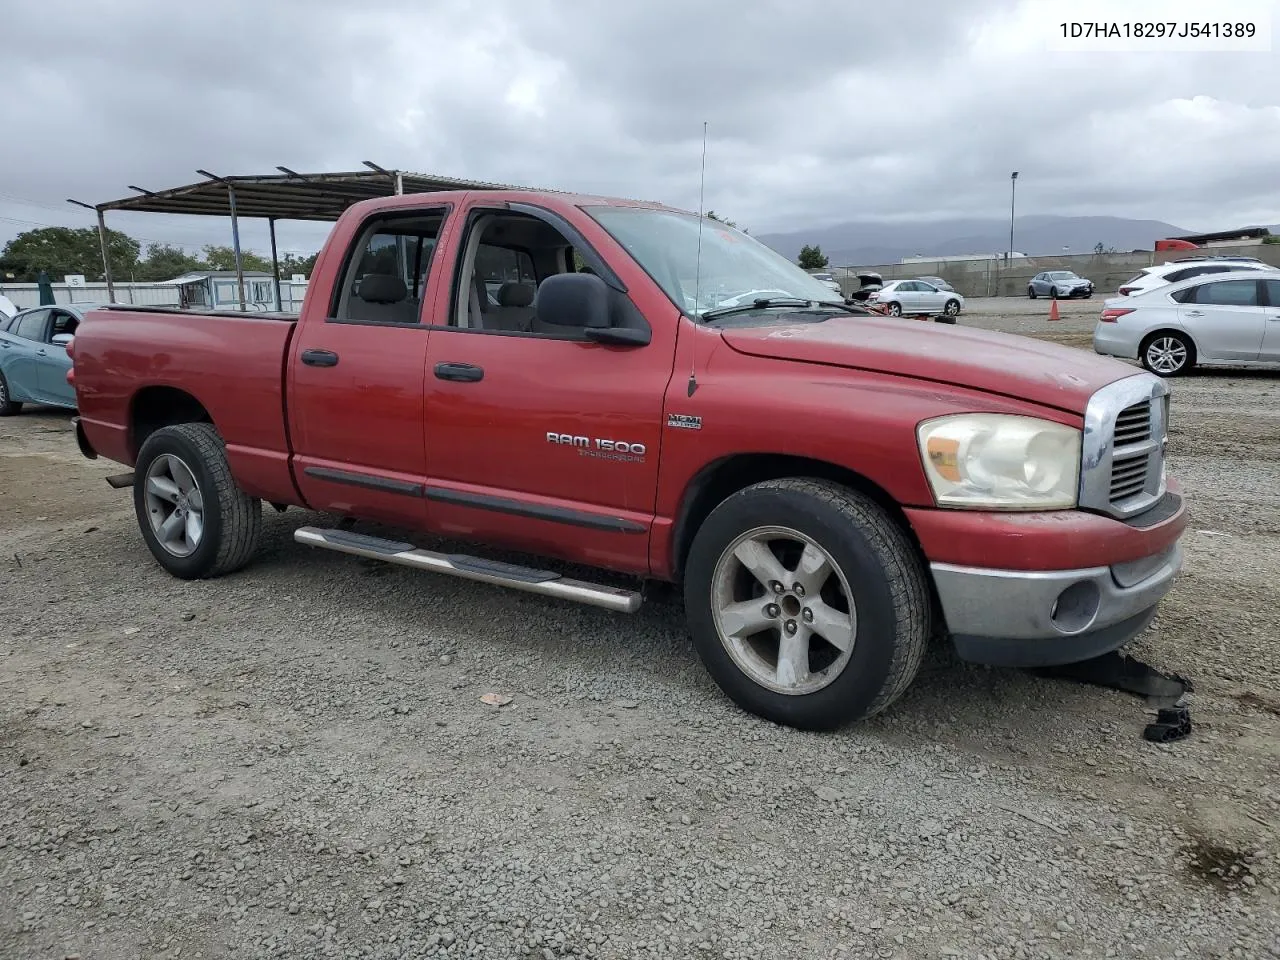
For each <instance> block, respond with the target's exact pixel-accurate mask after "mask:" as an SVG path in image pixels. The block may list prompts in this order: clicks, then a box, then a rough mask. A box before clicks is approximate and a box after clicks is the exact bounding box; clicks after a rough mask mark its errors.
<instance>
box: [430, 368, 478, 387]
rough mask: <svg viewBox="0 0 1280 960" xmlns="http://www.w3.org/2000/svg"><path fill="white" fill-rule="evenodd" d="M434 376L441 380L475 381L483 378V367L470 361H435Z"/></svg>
mask: <svg viewBox="0 0 1280 960" xmlns="http://www.w3.org/2000/svg"><path fill="white" fill-rule="evenodd" d="M436 377H438V378H439V379H441V380H458V381H461V382H463V383H475V382H476V381H477V380H483V379H484V367H477V366H475V365H474V364H471V363H437V364H436Z"/></svg>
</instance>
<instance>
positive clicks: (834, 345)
mask: <svg viewBox="0 0 1280 960" xmlns="http://www.w3.org/2000/svg"><path fill="white" fill-rule="evenodd" d="M720 333H721V335H722V336H723V337H724V340H725V343H727V344H728V345H729V347H730V348H732V349H733V350H736V351H737V352H739V353H743V354H747V355H749V356H754V357H767V358H776V359H780V360H793V361H799V362H802V363H813V364H823V365H826V366H835V367H845V368H848V369H855V370H869V371H874V372H876V373H886V374H892V375H895V376H901V377H911V378H913V379H917V380H931V381H934V382H937V383H948V384H954V385H956V386H961V387H969V388H971V389H975V390H982V391H985V392H988V393H998V394H1002V395H1004V396H1010V397H1017V398H1020V399H1023V400H1029V401H1031V402H1032V403H1039V404H1043V405H1045V406H1050V407H1057V408H1058V409H1060V410H1067V411H1069V412H1071V413H1079V414H1083V413H1084V410H1085V407H1086V405H1087V404H1088V401H1089V398H1090V397H1091V396H1092V395H1093V394H1094V392H1095V391H1097V390H1098V389H1099V388H1101V387H1104V386H1106V385H1107V384H1109V383H1113V382H1114V381H1116V380H1120V379H1123V378H1124V377H1129V376H1133V375H1134V374H1135V373H1137V372H1138V371H1136V370H1135V369H1134V368H1133V367H1131V366H1129V365H1128V364H1126V363H1122V362H1121V361H1119V360H1114V359H1111V358H1110V357H1100V356H1097V355H1095V354H1092V353H1086V352H1085V351H1083V350H1077V349H1075V348H1074V347H1064V346H1060V345H1058V344H1054V343H1046V342H1044V341H1042V340H1033V339H1031V338H1030V337H1023V336H1016V335H1014V334H1008V333H996V332H994V331H989V330H975V329H973V328H970V327H959V326H951V325H950V324H946V325H943V324H935V323H924V322H921V321H918V320H901V319H893V318H888V317H839V318H833V319H831V320H825V321H823V322H821V323H785V322H784V323H782V324H769V325H764V326H759V327H736V328H735V327H730V328H727V329H724V330H721V331H720Z"/></svg>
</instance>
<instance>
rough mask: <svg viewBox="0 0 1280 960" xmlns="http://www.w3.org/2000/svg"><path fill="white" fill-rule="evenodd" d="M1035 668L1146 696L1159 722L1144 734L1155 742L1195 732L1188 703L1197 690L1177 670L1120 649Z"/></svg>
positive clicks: (1047, 674) (1054, 675)
mask: <svg viewBox="0 0 1280 960" xmlns="http://www.w3.org/2000/svg"><path fill="white" fill-rule="evenodd" d="M1031 672H1032V673H1034V674H1036V675H1037V676H1041V677H1049V678H1053V679H1057V680H1074V681H1076V682H1077V683H1088V684H1092V685H1093V686H1096V687H1108V688H1110V689H1112V690H1121V691H1123V692H1125V693H1132V694H1134V695H1135V696H1139V697H1145V698H1146V699H1147V704H1148V706H1151V707H1155V708H1156V711H1157V712H1156V720H1155V723H1149V724H1147V726H1146V728H1145V729H1144V730H1143V731H1142V736H1143V737H1144V738H1145V739H1147V740H1151V741H1152V742H1154V743H1171V742H1173V741H1174V740H1181V739H1183V738H1184V737H1186V736H1188V735H1189V734H1190V733H1191V710H1190V708H1189V707H1188V706H1187V703H1186V697H1187V694H1189V693H1194V692H1195V687H1193V686H1192V684H1191V681H1190V680H1188V679H1187V678H1186V677H1183V676H1179V675H1178V674H1176V673H1174V674H1165V673H1161V672H1160V671H1159V670H1157V669H1156V668H1155V667H1153V666H1151V665H1150V664H1146V663H1143V662H1142V661H1141V660H1135V659H1134V658H1133V657H1126V656H1124V655H1123V654H1121V653H1120V652H1119V651H1115V652H1112V653H1105V654H1103V655H1102V656H1100V657H1094V658H1093V659H1092V660H1082V661H1080V662H1079V663H1067V664H1063V665H1062V666H1058V667H1043V668H1040V669H1038V670H1033V671H1031Z"/></svg>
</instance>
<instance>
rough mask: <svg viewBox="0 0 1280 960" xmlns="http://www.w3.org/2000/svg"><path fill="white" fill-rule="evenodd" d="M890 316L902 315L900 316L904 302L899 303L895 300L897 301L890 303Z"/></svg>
mask: <svg viewBox="0 0 1280 960" xmlns="http://www.w3.org/2000/svg"><path fill="white" fill-rule="evenodd" d="M889 316H891V317H900V316H902V304H900V303H898V301H896V300H895V301H893V302H892V303H890V304H889Z"/></svg>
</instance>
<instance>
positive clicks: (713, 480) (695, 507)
mask: <svg viewBox="0 0 1280 960" xmlns="http://www.w3.org/2000/svg"><path fill="white" fill-rule="evenodd" d="M786 477H813V478H817V479H820V480H829V481H831V482H833V483H839V484H841V485H842V486H846V487H849V488H850V489H853V490H857V491H859V492H860V493H862V494H864V495H866V496H867V497H869V498H870V499H872V500H873V501H875V502H876V503H877V504H878V505H879V506H881V507H882V508H884V510H885V512H886V513H888V515H889V516H890V517H891V518H892V519H893V521H894V522H895V523H896V524H897V525H898V526H899V527H900V528H901V529H902V530H903V531H904V532H905V533H906V535H907V538H908V539H909V540H910V542H911V544H912V546H913V547H914V549H915V550H916V553H917V554H918V556H919V558H920V561H921V562H922V563H923V564H925V568H926V569H928V560H927V558H926V557H925V555H924V551H923V550H922V549H921V547H920V541H919V540H918V539H917V537H916V534H915V531H914V530H913V529H912V527H911V524H910V522H909V521H908V520H907V516H906V514H905V513H903V511H902V507H901V506H900V505H899V504H898V502H897V501H896V500H894V499H893V497H892V496H890V495H889V493H888V492H887V491H886V490H885V489H884V488H883V487H881V486H880V485H879V484H877V483H876V482H875V481H873V480H871V479H870V478H868V477H867V476H865V475H863V474H861V473H858V472H857V471H856V470H853V469H850V468H849V467H844V466H840V465H839V464H835V463H830V462H829V461H825V460H818V459H814V458H810V457H801V456H795V455H792V454H781V453H744V454H733V455H731V456H727V457H722V458H720V459H719V460H714V461H712V462H711V463H708V464H707V465H705V466H704V467H703V468H702V469H701V470H699V471H698V472H697V473H696V474H695V475H694V476H693V479H691V480H690V481H689V483H688V484H687V485H686V487H685V490H684V494H683V495H682V496H681V498H680V508H679V510H678V511H677V512H676V519H675V525H674V529H673V530H672V539H671V543H672V548H671V549H672V556H671V561H670V562H671V571H672V577H673V580H674V581H675V582H676V583H679V582H681V581H682V580H683V578H684V569H685V562H686V561H687V559H688V556H689V549H690V547H691V546H692V545H693V538H694V536H695V535H696V534H697V532H698V528H699V527H701V526H702V523H703V521H704V520H706V519H707V517H708V516H710V515H711V511H712V510H714V509H715V508H716V507H717V506H719V505H720V504H721V503H723V502H724V501H725V500H726V499H728V498H729V497H730V496H732V495H733V494H735V493H737V492H738V491H739V490H743V489H745V488H746V487H749V486H752V485H753V484H757V483H763V482H764V481H766V480H781V479H783V478H786ZM929 580H930V588H931V589H932V578H929Z"/></svg>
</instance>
